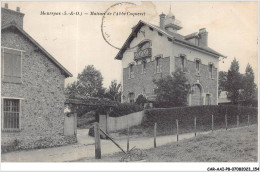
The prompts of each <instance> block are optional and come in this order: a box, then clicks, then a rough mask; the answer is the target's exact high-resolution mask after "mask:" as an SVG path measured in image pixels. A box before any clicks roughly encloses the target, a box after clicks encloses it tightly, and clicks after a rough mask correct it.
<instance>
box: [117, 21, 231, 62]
mask: <svg viewBox="0 0 260 172" xmlns="http://www.w3.org/2000/svg"><path fill="white" fill-rule="evenodd" d="M145 25H147V26H148V27H150V28H152V29H154V30H156V31H158V32H160V33H161V34H163V35H165V36H167V37H168V38H170V39H172V41H173V42H176V43H180V44H184V45H187V46H189V47H193V48H196V49H197V50H200V51H203V52H205V53H209V54H212V55H214V56H218V57H226V56H224V55H222V54H220V53H218V52H217V51H215V50H213V49H211V48H209V47H201V46H197V45H195V44H194V43H192V42H189V41H187V40H185V36H183V35H181V34H178V33H173V32H169V31H167V30H164V29H162V28H160V27H158V26H155V25H152V24H149V23H146V22H144V21H142V20H140V21H139V22H138V24H137V25H136V26H135V27H133V29H132V32H131V34H130V35H129V37H128V38H127V40H126V41H125V43H124V45H123V46H122V48H121V49H120V51H119V52H118V54H117V55H116V57H115V59H117V60H121V59H122V58H123V53H124V52H125V51H126V50H127V48H128V47H129V46H130V43H131V41H132V40H133V39H134V38H135V34H136V33H137V32H138V31H139V30H140V28H141V27H142V26H145Z"/></svg>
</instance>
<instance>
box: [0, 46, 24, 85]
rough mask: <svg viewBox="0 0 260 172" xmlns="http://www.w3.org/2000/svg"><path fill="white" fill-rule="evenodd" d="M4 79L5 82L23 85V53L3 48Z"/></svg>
mask: <svg viewBox="0 0 260 172" xmlns="http://www.w3.org/2000/svg"><path fill="white" fill-rule="evenodd" d="M1 60H2V79H3V81H5V82H12V83H21V78H22V71H21V69H22V67H21V66H22V61H21V51H17V50H12V49H7V48H2V58H1Z"/></svg>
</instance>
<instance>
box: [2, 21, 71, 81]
mask: <svg viewBox="0 0 260 172" xmlns="http://www.w3.org/2000/svg"><path fill="white" fill-rule="evenodd" d="M8 28H16V29H17V30H18V31H20V32H21V33H22V34H23V35H24V36H25V37H26V38H28V39H29V40H30V41H31V42H32V43H33V44H34V45H36V46H37V47H38V48H39V50H41V51H42V52H43V53H44V54H45V55H46V56H47V57H48V58H49V59H50V60H51V61H52V62H53V63H54V64H55V65H57V67H58V68H60V69H61V70H62V71H63V74H64V75H65V77H72V74H71V73H70V72H69V71H68V70H67V69H66V68H65V67H63V66H62V65H61V64H60V63H59V62H58V61H57V60H56V59H55V58H54V57H53V56H52V55H50V54H49V53H48V52H47V51H46V50H45V49H44V48H43V47H42V46H41V45H40V44H39V43H37V42H36V41H35V40H34V39H33V38H32V37H31V36H30V35H29V34H28V33H26V32H25V31H24V30H23V29H22V28H20V27H19V26H17V24H15V23H10V24H6V25H3V26H2V30H4V29H8Z"/></svg>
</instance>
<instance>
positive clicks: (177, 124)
mask: <svg viewBox="0 0 260 172" xmlns="http://www.w3.org/2000/svg"><path fill="white" fill-rule="evenodd" d="M176 127H177V142H178V141H179V121H178V119H176Z"/></svg>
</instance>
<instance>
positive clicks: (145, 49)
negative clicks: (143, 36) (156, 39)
mask: <svg viewBox="0 0 260 172" xmlns="http://www.w3.org/2000/svg"><path fill="white" fill-rule="evenodd" d="M151 46H152V42H151V41H150V40H145V41H142V42H141V43H140V44H139V45H138V49H137V51H136V52H134V59H135V61H138V60H140V59H145V58H149V57H151V56H152V49H151Z"/></svg>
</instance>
